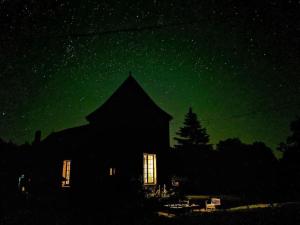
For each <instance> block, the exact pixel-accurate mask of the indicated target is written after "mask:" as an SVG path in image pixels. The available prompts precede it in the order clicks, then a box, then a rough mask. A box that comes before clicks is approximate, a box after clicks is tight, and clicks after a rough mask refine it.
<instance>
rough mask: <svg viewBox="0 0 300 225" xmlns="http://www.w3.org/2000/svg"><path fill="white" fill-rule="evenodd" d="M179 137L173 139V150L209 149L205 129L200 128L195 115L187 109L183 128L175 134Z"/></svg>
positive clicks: (190, 109)
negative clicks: (174, 141)
mask: <svg viewBox="0 0 300 225" xmlns="http://www.w3.org/2000/svg"><path fill="white" fill-rule="evenodd" d="M176 134H177V135H178V136H179V137H175V138H174V139H175V140H176V141H177V145H175V148H177V149H208V148H210V145H209V144H208V142H209V135H208V134H207V133H206V129H205V128H203V127H202V125H201V123H200V121H199V120H198V118H197V114H196V113H194V112H193V111H192V108H191V107H190V108H189V111H188V113H187V114H186V115H185V120H184V126H183V127H181V128H180V129H179V131H178V132H177V133H176Z"/></svg>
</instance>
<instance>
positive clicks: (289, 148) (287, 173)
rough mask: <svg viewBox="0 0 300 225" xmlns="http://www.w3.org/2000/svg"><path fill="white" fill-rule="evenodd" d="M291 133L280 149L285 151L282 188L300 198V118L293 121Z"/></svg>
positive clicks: (282, 163)
mask: <svg viewBox="0 0 300 225" xmlns="http://www.w3.org/2000/svg"><path fill="white" fill-rule="evenodd" d="M290 130H291V133H292V134H291V135H290V136H288V137H287V139H286V143H281V144H280V146H279V150H281V151H282V152H283V157H282V159H281V170H282V178H283V179H282V181H283V183H282V188H283V189H284V191H285V192H288V193H289V194H290V195H289V196H292V195H293V194H294V196H293V197H296V198H300V194H299V189H300V181H299V177H300V118H298V119H296V120H295V121H293V122H291V124H290Z"/></svg>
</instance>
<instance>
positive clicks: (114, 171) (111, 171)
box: [109, 167, 116, 176]
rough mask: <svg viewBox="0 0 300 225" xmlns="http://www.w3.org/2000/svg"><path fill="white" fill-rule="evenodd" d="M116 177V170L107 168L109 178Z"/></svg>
mask: <svg viewBox="0 0 300 225" xmlns="http://www.w3.org/2000/svg"><path fill="white" fill-rule="evenodd" d="M114 175H116V168H112V167H111V168H109V176H114Z"/></svg>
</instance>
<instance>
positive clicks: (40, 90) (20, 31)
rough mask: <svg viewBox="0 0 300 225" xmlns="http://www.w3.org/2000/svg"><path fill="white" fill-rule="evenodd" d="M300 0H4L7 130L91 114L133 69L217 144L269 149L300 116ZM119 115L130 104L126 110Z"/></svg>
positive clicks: (158, 97)
mask: <svg viewBox="0 0 300 225" xmlns="http://www.w3.org/2000/svg"><path fill="white" fill-rule="evenodd" d="M299 15H300V1H288V0H285V1H263V0H261V1H233V0H224V1H213V0H203V1H195V0H185V1H169V0H152V1H123V0H122V1H112V0H106V1H97V0H82V1H79V0H73V1H60V0H47V1H40V0H1V1H0V41H1V42H0V43H1V44H0V62H1V64H0V137H1V138H2V139H4V140H12V141H13V142H15V143H18V144H21V143H24V142H25V141H29V142H31V141H32V140H33V136H34V132H35V131H36V130H38V129H41V130H42V136H43V138H44V137H46V136H47V135H48V134H49V133H50V132H52V131H58V130H61V129H64V128H69V127H73V126H77V125H81V124H84V123H86V121H85V116H86V115H88V114H89V113H90V112H92V111H94V110H95V109H96V108H97V107H99V106H100V105H101V104H102V103H103V102H104V101H105V100H106V99H107V98H108V97H109V96H110V95H111V94H112V93H113V91H114V90H115V89H116V88H118V86H119V85H120V84H121V83H122V82H123V81H124V80H125V79H126V78H127V76H128V73H129V71H132V74H133V76H134V77H135V78H136V79H137V81H138V82H139V83H140V84H141V86H142V87H143V88H144V89H145V91H146V92H147V93H148V94H149V95H150V96H151V97H152V99H153V100H154V101H155V102H156V103H157V104H158V105H159V106H160V107H161V108H162V109H164V110H165V111H167V112H168V113H170V114H171V115H172V116H173V118H174V119H173V120H172V122H171V137H170V139H171V143H172V144H173V140H172V139H173V137H174V135H175V132H176V131H177V130H178V128H179V127H180V126H181V125H182V122H183V119H184V115H185V113H186V112H187V111H188V107H190V106H192V107H193V110H194V111H195V112H196V113H197V114H198V117H199V119H200V120H201V121H202V124H203V126H204V127H206V128H207V132H208V134H209V135H210V136H211V143H213V144H216V143H218V141H219V140H224V139H226V138H231V137H239V138H240V139H241V140H242V141H243V142H246V143H252V142H253V141H263V142H265V143H266V144H267V145H268V146H270V147H271V148H273V149H275V148H276V146H277V145H278V144H279V143H280V142H282V141H284V140H285V139H286V137H287V136H288V135H289V123H290V122H291V121H292V120H294V119H295V118H296V116H297V115H300V98H299V97H300V66H299V64H300V63H299V62H300V61H299V59H300V51H299V49H300V35H299V33H300V23H299V21H300V16H299ZM120 116H122V112H120Z"/></svg>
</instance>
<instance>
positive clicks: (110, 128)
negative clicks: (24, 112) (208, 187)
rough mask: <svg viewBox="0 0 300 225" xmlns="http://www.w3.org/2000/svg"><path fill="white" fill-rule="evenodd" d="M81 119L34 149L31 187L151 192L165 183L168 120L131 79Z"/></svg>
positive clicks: (165, 114) (163, 112)
mask: <svg viewBox="0 0 300 225" xmlns="http://www.w3.org/2000/svg"><path fill="white" fill-rule="evenodd" d="M86 119H87V121H88V122H89V123H88V124H86V125H83V126H79V127H74V128H69V129H65V130H62V131H59V132H54V133H52V134H50V135H49V136H48V137H46V138H45V139H44V140H42V141H40V142H39V143H37V144H35V152H36V153H35V155H36V160H35V161H36V165H35V167H36V168H38V170H37V171H36V172H35V174H34V175H33V176H35V177H36V179H35V180H37V182H38V183H39V185H37V187H41V186H42V187H43V188H41V189H43V190H61V189H63V190H91V189H96V190H97V189H99V188H103V187H104V186H106V185H108V184H114V185H115V186H117V188H118V187H119V188H120V184H124V185H125V184H142V185H143V186H144V187H153V186H156V185H158V184H164V183H166V182H167V181H168V177H167V173H168V172H167V164H168V162H167V161H168V151H169V122H170V120H171V119H172V117H171V116H170V115H169V114H168V113H166V112H165V111H163V110H162V109H161V108H159V107H158V106H157V105H156V104H155V103H154V102H153V100H152V99H151V98H150V97H149V96H148V95H147V94H146V92H145V91H144V90H143V89H142V88H141V86H140V85H139V84H138V83H137V81H136V80H135V79H134V78H133V77H132V76H131V75H130V76H129V77H128V78H127V79H126V80H125V82H124V83H123V84H122V85H121V86H120V87H119V88H118V89H117V90H116V91H115V92H114V93H113V94H112V96H111V97H110V98H109V99H108V100H107V101H106V102H105V103H104V104H103V105H102V106H100V107H99V108H98V109H96V110H95V111H94V112H92V113H91V114H89V115H88V116H87V117H86ZM38 136H40V134H39V135H38ZM36 142H38V141H36ZM124 185H121V186H122V187H124Z"/></svg>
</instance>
